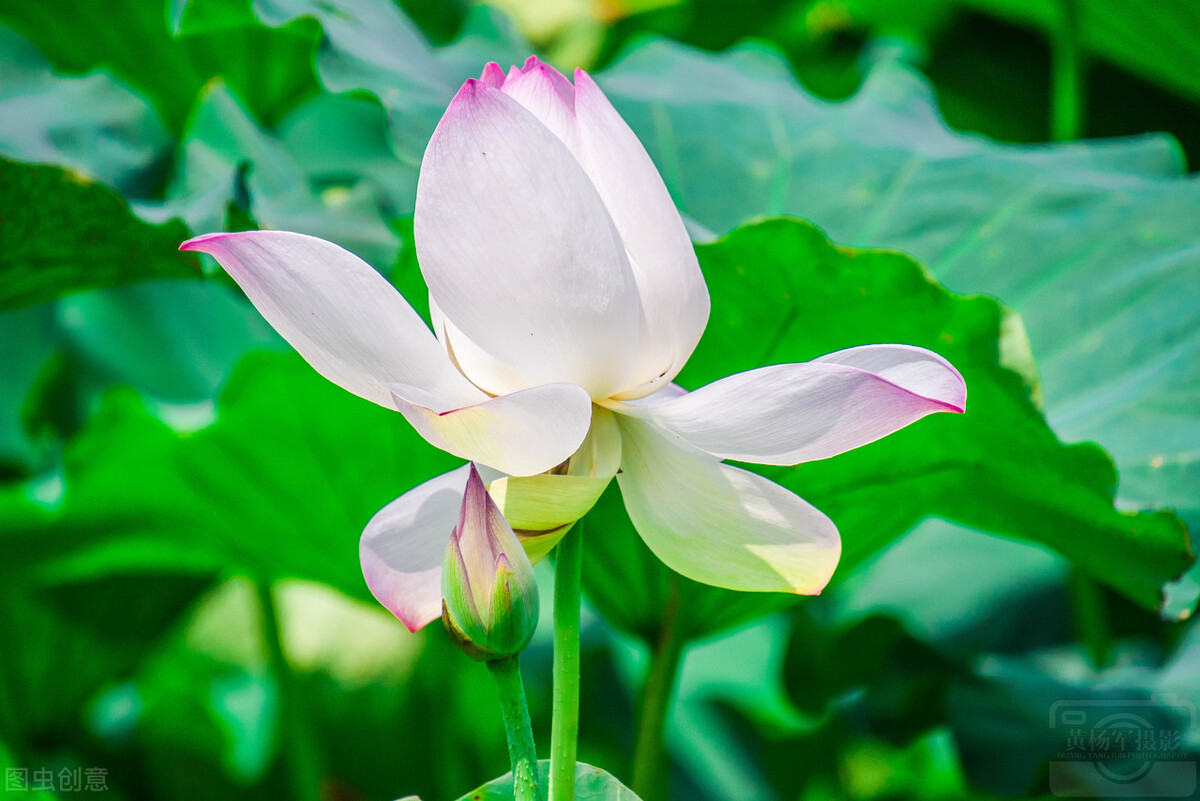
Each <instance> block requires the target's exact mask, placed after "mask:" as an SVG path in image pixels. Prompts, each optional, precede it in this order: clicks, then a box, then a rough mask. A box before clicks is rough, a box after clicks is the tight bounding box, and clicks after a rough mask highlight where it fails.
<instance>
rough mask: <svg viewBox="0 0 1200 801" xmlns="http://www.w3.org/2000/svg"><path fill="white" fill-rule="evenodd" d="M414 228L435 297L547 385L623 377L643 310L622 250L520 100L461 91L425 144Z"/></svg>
mask: <svg viewBox="0 0 1200 801" xmlns="http://www.w3.org/2000/svg"><path fill="white" fill-rule="evenodd" d="M414 225H415V234H416V244H417V254H418V257H419V260H420V264H421V270H422V272H423V274H424V275H425V280H426V283H427V284H428V285H429V291H430V294H431V295H433V297H435V298H436V299H437V303H438V305H439V306H440V307H441V309H442V311H443V312H444V313H445V315H446V317H447V319H449V320H451V321H452V322H453V323H454V325H455V326H457V327H458V328H459V329H461V330H462V332H463V333H464V334H465V335H466V336H467V337H469V338H470V339H471V340H473V341H475V342H478V343H486V347H487V349H488V351H489V352H490V353H491V354H492V355H494V356H495V357H496V358H498V359H500V360H501V361H503V362H505V363H506V364H508V365H509V366H511V367H513V368H514V369H515V370H517V371H519V372H521V373H523V374H525V375H527V376H528V377H529V378H530V379H531V380H532V381H534V382H535V383H538V384H549V383H555V382H560V381H565V382H569V383H572V384H578V385H579V386H582V387H583V388H584V389H586V390H588V392H589V393H590V394H591V395H592V396H593V397H605V396H607V395H609V394H612V393H613V392H616V391H619V390H620V389H622V388H624V387H625V386H627V385H628V382H629V379H630V376H631V375H632V372H633V369H634V364H635V359H636V355H635V354H636V353H637V337H638V319H639V315H640V309H639V300H638V291H637V285H636V283H635V281H634V277H633V273H632V270H631V268H630V266H629V261H628V259H627V257H626V255H625V248H624V245H623V244H622V242H621V239H620V237H619V236H618V234H617V231H616V229H615V228H614V227H613V223H612V220H611V219H610V218H609V216H608V212H607V211H606V210H605V208H604V203H603V201H601V199H600V196H599V195H598V194H597V193H596V189H595V187H593V186H592V182H591V180H590V179H589V178H588V177H587V175H586V174H585V173H584V172H583V169H582V168H581V167H580V166H579V164H578V162H577V161H576V160H575V158H574V157H573V156H572V155H571V153H570V151H569V150H568V149H567V147H566V146H565V145H563V143H562V142H561V141H559V139H558V138H557V137H556V136H555V135H554V134H553V133H551V132H550V130H549V129H548V128H546V126H545V125H543V124H542V123H541V122H539V121H538V119H537V118H536V117H535V116H534V115H533V114H531V113H530V112H529V111H528V110H526V109H525V108H524V107H523V106H522V105H521V104H520V103H518V102H517V101H516V100H513V99H512V98H511V97H509V96H508V95H506V94H504V93H503V92H499V91H497V90H495V89H492V88H490V87H488V86H486V85H485V84H483V83H480V82H479V81H468V82H467V83H466V85H464V86H463V88H462V90H461V91H460V92H459V93H458V95H457V96H456V97H455V99H454V102H453V103H451V105H450V108H449V109H448V110H447V111H446V114H445V116H443V117H442V121H441V122H440V123H439V124H438V128H437V130H436V131H435V132H434V135H433V138H432V139H431V140H430V143H429V147H428V149H427V150H426V151H425V160H424V162H423V164H422V167H421V175H420V179H419V181H418V185H417V206H416V216H415V221H414Z"/></svg>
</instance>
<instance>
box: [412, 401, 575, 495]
mask: <svg viewBox="0 0 1200 801" xmlns="http://www.w3.org/2000/svg"><path fill="white" fill-rule="evenodd" d="M390 389H391V392H392V402H393V404H394V405H395V407H396V408H397V409H399V410H400V413H401V414H403V415H404V417H405V419H407V420H408V422H409V423H410V424H411V425H412V427H413V428H415V429H416V430H417V433H419V434H420V435H421V436H423V437H424V438H425V439H426V440H428V442H429V443H430V444H431V445H433V446H434V447H437V448H440V449H442V450H444V451H447V452H449V453H452V454H454V455H455V456H460V457H462V458H463V459H469V460H471V461H474V462H478V463H480V464H484V465H488V466H489V467H493V468H495V469H496V470H499V471H501V472H503V473H507V474H509V475H512V476H531V475H535V474H537V473H542V472H545V471H546V470H549V469H551V468H552V467H555V466H557V465H558V464H561V463H562V462H564V461H566V460H567V459H568V458H570V456H571V454H572V453H574V452H575V451H576V449H578V448H579V445H580V443H582V442H583V440H584V437H586V436H587V433H588V425H589V424H590V422H591V419H592V403H591V398H589V397H588V394H587V392H586V391H584V390H583V389H582V388H581V387H577V386H575V385H574V384H545V385H543V386H540V387H533V388H532V389H525V390H521V391H520V392H514V393H512V394H509V395H501V396H500V397H498V398H490V399H488V400H486V401H484V402H483V403H477V404H475V405H473V406H465V407H460V408H457V409H456V408H450V407H446V406H444V405H440V404H439V402H438V399H437V398H436V397H434V396H431V395H429V394H428V393H424V392H422V391H421V390H420V389H418V388H416V387H409V386H405V385H403V384H392V385H391V386H390Z"/></svg>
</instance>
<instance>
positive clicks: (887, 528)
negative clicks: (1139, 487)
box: [584, 220, 1192, 636]
mask: <svg viewBox="0 0 1200 801" xmlns="http://www.w3.org/2000/svg"><path fill="white" fill-rule="evenodd" d="M698 252H699V256H700V261H701V265H702V267H703V269H704V273H705V278H706V280H707V282H708V285H709V289H710V292H711V294H712V303H713V310H712V316H711V318H710V320H709V324H708V328H707V330H706V332H705V335H704V338H703V339H702V340H701V342H700V345H699V347H698V348H697V350H696V353H695V354H694V355H693V356H692V358H691V359H690V360H689V362H688V366H687V367H686V368H685V369H684V372H683V373H681V375H680V381H681V383H682V384H683V385H684V386H687V387H690V388H696V387H698V386H701V385H703V384H707V383H709V382H711V381H714V380H717V379H719V378H722V377H724V376H726V375H730V374H733V373H736V372H741V371H743V370H749V369H753V368H754V367H758V366H762V365H764V364H775V363H785V362H798V361H807V360H808V359H812V358H814V357H816V356H819V355H821V354H823V353H828V352H831V351H835V350H839V349H841V348H846V347H851V346H854V345H861V344H867V343H873V342H903V343H908V344H913V345H920V346H922V347H927V348H930V349H932V350H935V351H937V352H938V353H941V354H942V355H943V356H945V357H946V358H948V359H949V360H950V361H951V362H952V363H954V364H955V366H956V367H958V369H959V370H960V371H961V372H962V374H963V376H964V377H965V379H966V382H967V387H968V393H969V399H968V405H967V413H966V414H965V415H962V416H961V417H958V416H949V415H937V416H934V417H931V418H929V419H927V420H923V421H920V422H918V423H916V424H914V425H912V426H910V427H909V428H907V429H905V430H904V431H902V432H899V433H897V434H893V435H892V436H890V437H887V438H885V439H883V440H880V441H879V442H876V443H873V444H871V445H869V446H866V447H863V448H859V449H857V450H854V451H851V452H849V453H845V454H842V455H841V456H838V457H835V458H833V459H828V460H825V461H822V462H814V463H809V464H805V465H800V466H798V467H795V468H759V469H760V470H761V472H763V473H764V474H765V475H768V476H770V477H771V478H774V479H775V480H777V481H779V482H780V483H782V484H784V485H785V486H787V487H789V488H790V489H793V490H795V491H796V492H797V493H798V494H800V495H801V496H803V497H805V498H807V499H808V500H810V501H811V502H813V503H815V504H816V505H817V507H818V508H820V509H822V510H823V511H824V512H826V513H827V514H828V515H829V516H830V517H832V518H833V520H834V522H836V523H837V525H838V527H839V529H840V531H841V532H842V544H843V551H842V562H841V566H840V568H839V575H843V574H844V573H845V572H846V571H847V570H851V569H853V567H854V566H855V565H857V564H858V563H860V562H861V561H862V560H863V559H865V558H866V557H868V556H870V555H871V554H873V553H875V552H876V551H878V550H880V549H882V548H885V547H886V546H887V545H889V544H890V543H891V542H892V541H893V540H894V539H895V538H896V537H898V536H900V535H901V534H903V533H904V532H905V531H908V530H909V529H910V528H912V527H913V526H914V525H916V524H917V523H918V522H920V521H921V520H922V519H924V518H926V517H943V518H947V519H951V520H955V521H957V522H959V523H962V524H964V525H969V526H972V527H975V528H979V529H982V530H985V531H991V532H994V533H997V534H1002V535H1005V536H1009V537H1016V538H1023V539H1029V540H1034V541H1037V542H1040V543H1043V544H1045V545H1048V546H1050V547H1051V548H1054V549H1055V550H1057V551H1059V552H1060V553H1062V554H1064V555H1065V556H1067V557H1068V558H1069V559H1070V560H1071V561H1072V562H1073V563H1075V564H1076V565H1078V566H1080V567H1081V568H1083V569H1084V570H1086V571H1087V572H1089V573H1091V574H1092V575H1094V576H1096V577H1097V578H1100V579H1101V580H1103V581H1105V582H1107V583H1109V584H1110V585H1112V586H1113V587H1115V588H1117V589H1119V590H1120V591H1121V592H1123V593H1125V594H1126V595H1128V596H1129V597H1130V598H1132V599H1134V600H1136V601H1137V602H1138V603H1140V604H1142V605H1144V606H1146V607H1148V608H1152V609H1156V608H1159V607H1160V606H1161V604H1162V597H1163V596H1162V592H1163V585H1164V584H1166V583H1167V582H1170V581H1172V580H1174V579H1176V578H1178V577H1179V575H1180V574H1181V573H1182V572H1183V571H1184V570H1186V569H1187V567H1188V566H1189V565H1190V564H1191V561H1192V557H1191V554H1190V553H1189V550H1188V540H1187V534H1186V531H1185V530H1184V528H1183V526H1182V524H1181V523H1180V521H1179V520H1178V519H1176V518H1175V517H1174V516H1173V515H1170V514H1168V513H1161V512H1145V513H1123V512H1118V511H1116V510H1115V509H1113V504H1112V501H1113V492H1114V490H1115V485H1116V473H1115V471H1114V469H1113V466H1112V463H1111V461H1110V460H1109V459H1108V457H1107V456H1106V455H1105V454H1104V452H1103V451H1101V450H1100V449H1099V448H1097V447H1096V446H1094V445H1086V444H1085V445H1070V446H1068V445H1063V444H1062V443H1060V442H1059V440H1058V439H1057V438H1056V437H1055V436H1054V434H1053V433H1052V432H1051V430H1050V429H1049V427H1048V426H1047V425H1046V423H1045V420H1044V419H1043V417H1042V415H1041V413H1040V411H1039V410H1038V408H1037V406H1036V404H1035V402H1034V400H1033V395H1034V394H1036V381H1037V379H1036V375H1035V374H1034V373H1033V366H1032V362H1031V361H1030V359H1029V354H1028V343H1027V342H1026V341H1025V339H1024V334H1023V331H1022V330H1021V327H1020V323H1019V321H1018V320H1017V319H1016V318H1015V317H1013V316H1012V315H1011V314H1010V313H1009V312H1008V311H1007V310H1006V309H1004V307H1002V306H1001V305H1000V304H998V303H996V302H995V301H994V300H991V299H988V298H984V297H959V296H955V295H952V294H951V293H949V292H947V291H946V290H945V289H943V288H941V287H940V286H938V285H937V284H936V283H935V282H933V281H932V280H931V279H930V277H929V276H928V274H927V273H925V272H924V271H923V270H922V269H921V267H920V266H919V265H918V264H916V263H915V262H913V261H912V260H911V259H909V258H907V257H905V256H903V255H900V254H897V253H889V252H869V251H847V250H839V249H837V248H835V247H834V246H832V245H831V244H830V243H829V242H828V241H827V240H825V239H824V237H823V236H822V235H821V233H820V232H819V231H817V230H816V229H814V228H813V227H812V226H810V225H807V224H805V223H801V222H798V221H790V220H775V221H767V222H763V223H759V224H756V225H750V226H745V227H743V228H740V229H738V230H736V231H735V232H733V233H732V234H730V235H728V236H727V237H725V238H723V239H721V240H719V241H717V242H716V243H713V244H711V245H705V246H702V247H700V248H699V250H698ZM614 500H615V499H614V498H612V497H609V498H608V499H607V500H604V501H602V502H601V505H600V507H599V509H598V511H597V517H596V518H595V519H589V521H588V527H587V529H586V530H587V531H589V532H594V534H592V535H590V536H588V538H587V540H586V548H587V551H588V553H589V557H588V558H587V559H585V560H584V561H585V581H586V585H585V586H586V587H587V590H588V593H589V595H590V596H591V597H593V599H594V600H595V601H596V602H597V603H598V604H599V605H600V607H601V609H602V610H603V611H604V612H605V613H606V615H608V616H609V617H610V618H612V619H613V620H614V621H616V622H618V623H620V624H622V625H623V626H625V627H626V628H628V629H630V630H633V631H636V632H639V633H641V634H643V635H646V634H648V633H650V632H652V631H653V630H654V626H655V624H656V622H657V621H658V620H659V619H660V617H661V615H662V609H663V608H664V605H665V600H664V599H665V597H666V596H665V593H666V592H668V588H669V585H668V582H667V580H666V575H667V574H666V572H665V569H664V568H661V567H656V566H655V565H654V562H653V560H652V559H651V558H650V557H648V555H647V554H646V552H645V550H644V548H643V547H642V546H641V545H640V543H638V542H637V540H636V537H635V536H633V535H632V533H631V532H630V531H629V529H628V527H629V524H628V522H627V521H626V520H625V519H624V518H623V516H621V515H620V514H619V512H615V513H614V509H615V503H614ZM717 535H718V534H717V533H716V532H714V533H713V534H712V536H717ZM616 576H622V578H621V579H617V578H616ZM643 576H645V581H644V582H643V580H642V577H643ZM681 591H682V592H683V593H684V601H683V602H682V603H681V604H680V615H681V619H682V624H681V625H682V626H683V629H684V631H685V632H686V633H687V635H690V636H696V635H700V634H704V633H707V632H709V631H712V630H713V629H716V628H721V627H723V626H725V625H729V624H730V623H734V622H737V621H738V620H739V619H740V618H742V617H743V616H750V615H753V614H756V613H761V612H762V611H763V610H764V609H770V608H773V607H774V606H776V605H777V604H778V603H779V598H777V597H770V596H768V597H767V598H766V599H763V597H762V596H754V595H748V596H747V595H738V594H736V593H729V592H724V591H717V590H714V589H711V588H704V587H701V586H700V585H696V584H692V583H690V582H688V583H684V584H682V585H681Z"/></svg>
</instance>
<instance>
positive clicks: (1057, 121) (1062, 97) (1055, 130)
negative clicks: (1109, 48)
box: [1050, 0, 1087, 142]
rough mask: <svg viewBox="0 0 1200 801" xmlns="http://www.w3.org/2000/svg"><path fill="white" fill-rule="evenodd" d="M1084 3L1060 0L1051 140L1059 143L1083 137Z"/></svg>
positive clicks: (1055, 52) (1052, 96)
mask: <svg viewBox="0 0 1200 801" xmlns="http://www.w3.org/2000/svg"><path fill="white" fill-rule="evenodd" d="M1080 5H1081V0H1058V7H1059V20H1058V25H1056V26H1055V28H1054V31H1055V32H1054V40H1053V47H1052V58H1053V66H1052V75H1053V77H1052V83H1051V90H1050V91H1051V99H1050V138H1051V139H1052V140H1054V141H1056V142H1064V141H1067V140H1071V139H1079V138H1080V137H1081V136H1082V135H1083V113H1084V110H1083V106H1084V92H1085V73H1086V69H1087V67H1086V65H1085V63H1084V54H1083V48H1082V47H1081V45H1080V36H1079V28H1080V25H1079V23H1080V16H1081V9H1080Z"/></svg>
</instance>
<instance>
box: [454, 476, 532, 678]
mask: <svg viewBox="0 0 1200 801" xmlns="http://www.w3.org/2000/svg"><path fill="white" fill-rule="evenodd" d="M537 620H538V591H537V581H536V580H535V579H534V575H533V565H531V564H530V562H529V557H528V556H526V555H525V550H524V549H523V548H522V547H521V543H520V541H519V540H518V539H517V535H516V534H515V533H514V532H513V530H512V526H510V525H509V524H508V521H507V520H505V519H504V515H502V514H501V513H500V508H499V507H498V506H496V504H495V502H493V501H492V498H491V496H489V495H488V492H487V488H486V487H484V485H483V480H482V479H481V478H480V477H479V472H478V471H477V470H476V469H475V465H471V474H470V477H468V478H467V489H466V492H464V493H463V502H462V510H461V511H460V512H459V515H458V525H457V526H455V528H454V533H453V534H451V535H450V542H449V544H448V545H447V546H446V558H445V559H443V560H442V622H443V623H444V624H445V626H446V631H448V632H450V636H451V637H452V638H453V639H454V641H455V642H457V643H458V645H459V647H460V648H462V649H463V650H464V651H466V652H467V654H468V655H469V656H471V658H473V659H479V660H493V659H507V658H508V657H510V656H512V655H514V654H517V653H520V652H521V651H522V650H524V648H525V646H527V645H529V640H530V639H531V638H532V637H533V630H534V629H535V628H536V627H537Z"/></svg>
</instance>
